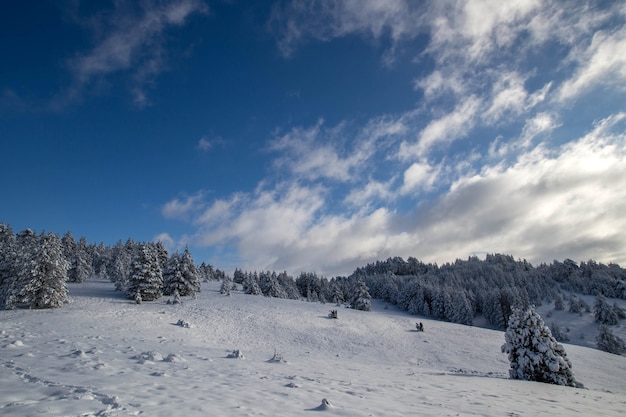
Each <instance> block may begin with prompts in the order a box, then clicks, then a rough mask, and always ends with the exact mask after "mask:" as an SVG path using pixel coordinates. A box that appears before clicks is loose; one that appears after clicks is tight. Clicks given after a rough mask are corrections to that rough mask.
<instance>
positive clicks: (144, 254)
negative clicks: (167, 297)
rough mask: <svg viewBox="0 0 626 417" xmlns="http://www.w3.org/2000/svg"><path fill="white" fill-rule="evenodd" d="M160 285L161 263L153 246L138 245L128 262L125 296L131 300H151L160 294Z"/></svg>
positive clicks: (161, 282) (146, 244)
mask: <svg viewBox="0 0 626 417" xmlns="http://www.w3.org/2000/svg"><path fill="white" fill-rule="evenodd" d="M162 287H163V275H162V271H161V263H160V261H159V258H158V255H157V252H156V250H155V249H154V246H153V245H152V244H149V243H144V244H141V245H139V246H138V247H137V249H136V251H135V253H134V256H133V259H132V261H131V264H130V273H129V276H128V288H127V289H126V296H127V297H128V298H130V299H132V300H137V299H139V300H141V301H153V300H156V299H158V298H160V297H161V296H162V292H161V289H162Z"/></svg>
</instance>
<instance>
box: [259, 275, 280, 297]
mask: <svg viewBox="0 0 626 417" xmlns="http://www.w3.org/2000/svg"><path fill="white" fill-rule="evenodd" d="M259 287H260V288H261V292H263V295H264V296H266V297H274V298H287V293H286V292H285V290H284V289H283V287H282V286H281V285H280V282H278V278H277V277H276V272H272V273H270V272H269V271H268V272H263V273H261V274H260V276H259Z"/></svg>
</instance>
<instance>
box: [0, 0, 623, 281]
mask: <svg viewBox="0 0 626 417" xmlns="http://www.w3.org/2000/svg"><path fill="white" fill-rule="evenodd" d="M94 3H97V4H94ZM563 5H564V3H563V2H560V1H539V0H525V1H516V2H501V1H488V0H481V1H479V0H472V1H452V0H439V1H432V2H416V1H410V0H407V1H401V0H397V1H393V0H390V1H374V0H359V1H356V0H346V1H324V0H320V1H308V0H303V1H254V2H247V1H202V0H177V1H152V0H146V1H140V2H134V1H124V0H119V1H112V2H104V1H103V2H90V1H81V0H66V1H64V0H61V1H41V2H37V6H36V7H34V6H33V5H32V4H28V3H27V2H4V3H3V4H2V5H1V6H0V53H2V56H3V59H2V60H0V150H1V152H0V154H1V156H2V164H0V189H1V190H2V198H0V221H2V222H4V223H8V224H9V225H11V226H12V227H13V229H14V230H16V231H19V230H23V229H24V228H27V227H28V228H32V229H34V230H37V231H42V230H46V231H54V232H56V233H59V234H63V233H65V232H66V231H68V230H70V231H72V233H73V234H74V236H86V237H87V239H88V240H89V241H90V242H101V241H102V242H104V243H105V244H114V243H115V242H117V241H118V240H120V239H121V240H126V239H127V238H129V237H131V238H133V239H134V240H138V241H151V240H156V239H158V240H161V241H163V242H164V243H165V245H166V246H167V247H168V248H169V249H170V250H176V249H180V248H183V247H184V245H189V247H190V249H191V251H192V253H193V255H194V258H195V259H196V262H198V263H199V262H202V261H206V262H210V263H212V264H214V265H215V266H217V267H219V268H223V269H226V270H232V269H233V268H234V267H240V268H244V269H249V270H252V269H256V270H264V269H271V270H287V271H288V272H290V273H292V274H298V273H299V272H301V271H316V272H318V273H320V274H324V275H328V276H333V275H338V274H349V273H350V272H352V271H353V270H354V268H355V267H357V266H362V265H364V264H365V263H367V262H372V261H375V260H377V259H386V258H387V257H389V256H403V257H405V258H406V257H408V256H414V257H416V258H418V259H421V260H423V261H425V262H439V263H443V262H449V261H454V260H455V259H456V258H466V257H468V256H470V255H478V256H481V257H482V256H483V255H484V254H485V253H493V252H501V253H507V254H511V255H513V256H515V257H516V258H524V259H527V260H529V261H531V262H533V263H538V262H544V261H547V262H550V261H552V260H553V259H559V260H562V259H564V258H572V259H575V260H587V259H596V260H598V261H602V262H617V263H620V264H621V265H622V266H623V265H624V264H626V235H625V234H624V231H625V230H626V216H624V214H623V213H626V26H625V22H626V5H625V4H624V3H623V2H614V1H605V2H588V3H587V2H578V1H572V2H567V4H566V6H567V7H563Z"/></svg>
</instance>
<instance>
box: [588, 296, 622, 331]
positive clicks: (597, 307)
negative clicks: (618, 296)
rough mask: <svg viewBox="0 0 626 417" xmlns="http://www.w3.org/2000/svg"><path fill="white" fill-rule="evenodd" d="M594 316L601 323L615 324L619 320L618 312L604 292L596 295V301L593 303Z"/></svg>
mask: <svg viewBox="0 0 626 417" xmlns="http://www.w3.org/2000/svg"><path fill="white" fill-rule="evenodd" d="M593 316H594V318H595V319H596V321H597V322H598V323H600V324H609V325H613V324H617V323H618V322H619V316H618V312H617V311H615V309H614V308H613V306H612V305H611V304H609V302H608V301H607V300H606V298H604V296H603V295H602V294H600V295H598V296H597V297H596V302H595V303H594V305H593Z"/></svg>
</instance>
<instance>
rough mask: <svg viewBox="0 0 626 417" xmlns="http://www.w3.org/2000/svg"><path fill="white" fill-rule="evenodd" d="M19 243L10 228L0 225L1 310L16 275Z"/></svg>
mask: <svg viewBox="0 0 626 417" xmlns="http://www.w3.org/2000/svg"><path fill="white" fill-rule="evenodd" d="M16 258H17V242H16V239H15V234H14V233H13V229H11V227H10V226H8V225H6V224H4V223H0V308H5V306H6V302H7V298H8V296H9V291H10V290H11V287H12V283H13V279H14V277H15V273H16Z"/></svg>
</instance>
